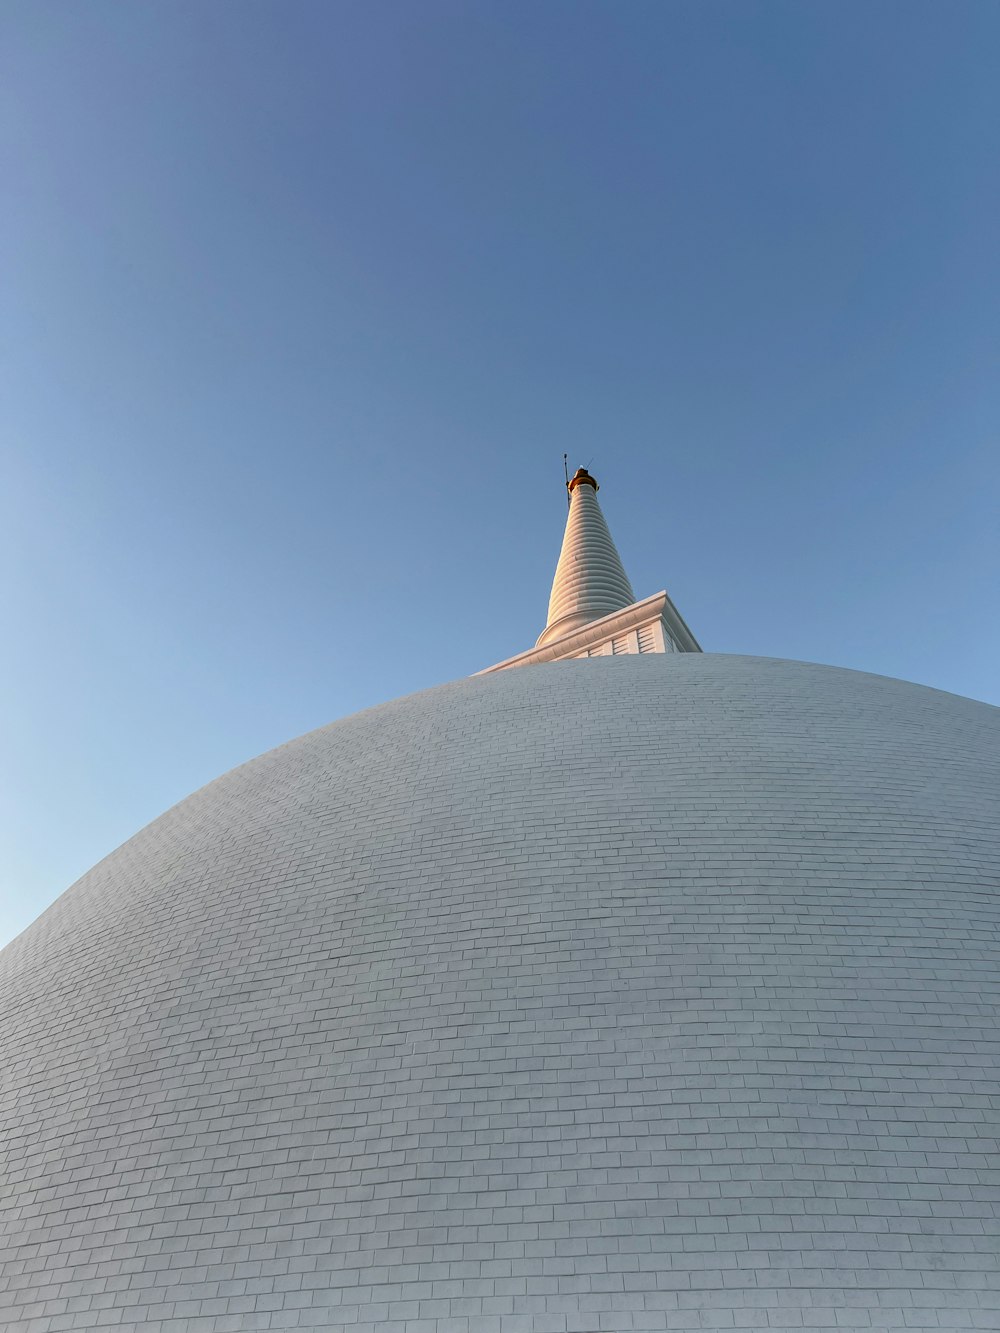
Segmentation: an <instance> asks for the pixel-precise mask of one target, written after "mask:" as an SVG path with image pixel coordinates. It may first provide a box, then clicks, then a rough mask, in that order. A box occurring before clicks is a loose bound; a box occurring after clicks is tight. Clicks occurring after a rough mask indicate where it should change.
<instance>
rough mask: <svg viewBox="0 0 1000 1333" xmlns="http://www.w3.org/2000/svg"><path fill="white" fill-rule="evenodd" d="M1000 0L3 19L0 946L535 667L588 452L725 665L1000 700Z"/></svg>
mask: <svg viewBox="0 0 1000 1333" xmlns="http://www.w3.org/2000/svg"><path fill="white" fill-rule="evenodd" d="M998 49H1000V6H998V5H997V4H995V3H992V0H984V2H983V3H967V2H966V3H961V2H960V3H951V2H949V3H940V4H924V3H920V2H919V0H916V2H915V0H905V3H884V2H879V0H875V3H870V2H869V0H866V2H865V3H850V2H849V0H836V3H812V4H800V3H793V4H782V3H768V4H764V5H761V4H756V3H754V2H753V0H736V2H735V3H732V4H728V3H702V2H701V0H699V2H698V3H682V4H679V3H675V4H671V3H661V2H659V0H658V2H657V3H655V4H644V3H638V2H633V3H630V4H625V5H623V4H618V3H615V4H594V3H588V2H587V0H574V3H555V2H554V0H543V2H542V3H538V2H537V0H533V2H532V3H523V4H522V3H516V2H507V3H503V4H499V3H497V4H477V3H463V4H452V3H437V2H436V0H421V3H419V4H414V3H412V2H411V0H406V2H405V3H398V4H397V3H371V2H370V0H365V3H357V4H355V3H316V4H306V3H295V2H294V0H293V2H292V3H281V4H279V3H271V4H260V3H254V2H253V0H251V2H249V3H248V2H247V0H240V2H239V3H236V0H220V2H219V3H215V4H212V5H206V4H203V3H200V2H199V3H197V4H193V3H192V4H185V3H175V2H173V0H171V3H150V4H144V5H132V6H129V5H122V4H120V3H110V4H108V3H102V2H101V0H88V3H87V4H85V5H74V4H70V3H61V4H52V3H48V2H47V0H30V3H8V4H7V5H5V6H4V8H3V12H2V15H0V168H2V173H3V180H4V182H5V189H4V206H3V208H2V210H0V283H2V286H0V290H2V300H0V448H2V494H0V544H2V548H3V551H2V553H3V560H2V566H0V568H2V573H0V611H2V615H3V621H4V627H5V630H6V635H5V638H6V650H5V652H4V654H3V655H2V659H0V700H2V708H0V728H2V730H0V942H2V941H3V940H4V939H6V938H8V937H9V936H10V935H12V934H14V933H16V932H17V931H18V930H20V929H22V928H23V927H24V926H25V925H26V924H28V922H29V921H30V920H32V919H33V918H34V917H35V916H36V915H37V914H38V912H39V911H40V910H41V909H42V908H43V907H44V906H45V905H46V904H47V903H48V902H49V901H51V900H52V898H53V897H54V896H56V894H58V893H59V892H61V891H62V890H63V889H64V888H65V887H66V886H67V885H68V884H69V883H70V882H71V881H72V880H74V879H75V878H76V877H77V876H79V875H80V874H82V873H83V872H84V871H85V870H86V869H88V868H89V866H90V865H91V864H93V863H94V862H95V861H96V860H98V859H99V858H100V857H101V856H103V855H105V854H107V853H108V852H110V851H111V850H113V848H114V847H115V846H116V845H118V844H119V843H120V842H122V841H123V840H124V839H125V838H127V837H129V836H130V835H131V834H132V833H134V832H136V831H137V830H138V829H139V828H140V827H141V826H142V825H144V824H145V823H147V822H148V821H149V820H150V819H152V818H154V817H155V816H156V815H158V814H159V813H161V812H162V811H163V810H164V809H165V808H167V807H168V806H169V805H171V804H172V803H174V802H175V801H177V800H179V799H181V798H182V797H184V796H185V795H187V794H188V793H189V792H190V791H191V790H193V789H195V788H197V787H198V786H200V785H202V784H203V783H205V782H207V781H209V780H211V779H212V778H214V777H216V776H218V775H219V774H220V773H222V772H223V771H225V770H227V769H228V768H230V767H232V766H233V765H234V764H237V763H240V762H242V761H244V760H246V759H248V758H251V757H252V756H253V755H255V754H257V753H260V752H261V751H263V750H266V749H269V748H270V747H272V746H274V745H276V744H278V743H280V742H282V741H284V740H287V739H289V738H291V737H292V736H294V735H297V734H299V733H301V732H303V731H305V730H308V729H310V728H312V727H315V726H319V725H321V724H323V723H325V722H328V721H331V720H333V719H335V718H337V717H340V716H343V715H345V714H347V713H351V712H353V711H355V710H357V709H359V708H364V707H368V706H370V705H373V704H377V703H379V702H381V701H383V700H385V699H389V698H393V697H396V696H398V695H400V694H406V693H409V692H411V691H414V690H418V689H422V688H424V687H426V686H430V685H433V684H436V683H439V682H442V681H446V680H449V679H453V678H455V677H457V676H461V675H464V674H467V673H469V672H471V671H475V670H477V669H479V668H480V667H482V666H486V665H489V664H490V663H492V662H494V661H497V660H499V659H501V658H504V657H507V656H510V655H512V654H513V653H515V652H518V651H520V650H522V649H524V648H527V647H530V646H531V645H532V644H533V643H534V640H535V638H536V637H537V635H538V633H539V632H540V630H541V628H542V626H543V625H544V623H545V609H546V603H547V599H548V591H549V586H550V583H551V578H552V573H553V570H554V567H555V561H556V556H557V554H558V549H559V543H560V540H561V535H562V525H563V522H564V518H565V498H564V494H563V491H562V455H563V452H564V451H565V452H567V453H568V454H569V461H570V466H571V468H575V467H577V466H580V465H584V466H587V467H589V468H591V469H592V471H593V472H594V473H595V474H596V476H597V477H598V480H599V481H600V483H601V501H602V504H603V507H604V512H605V515H606V517H607V519H608V522H609V525H610V527H611V531H612V533H613V535H614V537H615V540H616V542H617V545H618V548H619V550H620V552H621V555H622V558H623V561H624V564H625V568H626V570H627V572H628V574H629V576H630V578H631V581H632V584H633V586H634V588H635V591H636V595H637V596H639V597H643V596H647V595H649V594H650V593H653V592H655V591H657V590H658V589H660V588H662V587H666V588H667V589H668V591H669V592H670V594H671V596H672V598H673V600H674V601H675V602H676V604H677V606H678V608H679V609H680V611H681V613H682V615H683V616H684V617H685V619H686V620H687V621H688V623H689V624H690V626H691V628H692V630H693V631H694V633H695V634H696V635H697V636H698V638H699V640H700V642H701V643H702V646H703V647H704V648H705V649H706V650H707V651H713V652H736V653H751V654H760V655H765V656H775V657H788V658H797V659H804V660H808V661H818V662H827V663H832V664H836V665H842V666H848V667H852V668H856V669H860V670H866V671H874V672H880V673H884V674H886V675H891V676H898V677H902V678H904V679H908V680H914V681H919V682H921V683H924V684H928V685H932V686H935V687H936V688H938V689H944V690H950V691H954V692H956V693H960V694H966V695H970V696H972V697H974V698H978V699H985V700H988V701H990V702H993V703H1000V676H998V669H997V662H998V657H1000V651H998V650H1000V629H998V619H1000V618H998V615H997V602H998V598H997V586H998V574H1000V552H998V523H997V513H998V511H1000V505H998V500H1000V463H998V450H997V433H998V432H997V423H998V419H1000V387H998V386H1000V377H998V374H997V371H998V351H1000V315H998V310H1000V305H998V291H1000V281H998V280H1000V245H998V244H997V237H998V235H1000V143H998V139H1000V135H998V129H997V127H998V125H1000V80H998V79H997V78H996V69H997V51H998Z"/></svg>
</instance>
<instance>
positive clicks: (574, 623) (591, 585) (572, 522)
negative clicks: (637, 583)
mask: <svg viewBox="0 0 1000 1333" xmlns="http://www.w3.org/2000/svg"><path fill="white" fill-rule="evenodd" d="M569 491H570V507H569V516H568V518H567V519H566V531H565V534H564V535H563V544H562V550H561V551H560V553H559V563H558V564H557V565H556V574H555V579H554V580H553V583H552V595H551V597H550V598H549V615H548V620H547V622H546V625H545V629H544V630H543V631H542V633H541V635H540V636H539V639H538V645H539V646H540V645H541V644H544V643H548V642H549V641H550V640H552V639H556V638H560V637H561V636H562V635H564V634H568V633H570V632H571V631H572V630H574V629H579V627H580V626H581V625H587V624H589V623H590V622H591V621H592V620H600V619H601V617H602V616H606V615H610V614H611V613H612V612H614V611H620V610H621V609H622V608H623V607H626V606H630V605H631V604H632V603H633V602H634V601H635V594H634V593H633V591H632V585H631V583H629V581H628V576H627V575H626V573H625V569H624V567H623V566H622V562H621V557H620V556H619V554H618V551H617V548H616V547H615V544H614V542H613V541H612V539H611V533H610V532H609V531H608V525H607V523H606V522H605V521H604V515H603V514H602V513H601V506H600V504H599V503H598V500H597V482H596V481H595V480H594V478H593V477H592V476H591V475H590V474H589V473H588V472H587V470H586V469H585V468H580V469H579V470H578V471H577V473H576V475H575V476H574V477H573V479H572V481H571V482H570V483H569Z"/></svg>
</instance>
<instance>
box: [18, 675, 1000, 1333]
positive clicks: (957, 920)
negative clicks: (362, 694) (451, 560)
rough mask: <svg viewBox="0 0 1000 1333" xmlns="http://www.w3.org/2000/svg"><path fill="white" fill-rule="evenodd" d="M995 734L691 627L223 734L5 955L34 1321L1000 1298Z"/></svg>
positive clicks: (884, 1312) (484, 1330)
mask: <svg viewBox="0 0 1000 1333" xmlns="http://www.w3.org/2000/svg"><path fill="white" fill-rule="evenodd" d="M998 741H1000V711H998V710H996V709H991V708H989V707H988V706H986V705H984V704H977V703H974V702H971V701H969V700H966V699H960V698H956V697H954V696H951V695H947V694H942V693H939V692H937V691H934V690H929V689H925V688H922V687H919V686H914V685H908V684H903V683H901V682H899V681H894V680H887V679H884V678H880V677H874V676H867V675H860V674H857V673H853V672H848V671H842V670H835V669H831V668H826V667H817V666H807V665H802V664H798V663H790V662H781V661H772V660H767V659H752V658H743V657H724V656H714V655H702V654H697V653H691V654H686V655H675V656H666V655H664V656H648V657H643V656H633V657H623V658H604V659H600V660H592V661H584V662H561V663H556V664H552V665H545V666H540V667H527V668H524V669H519V670H514V671H504V672H499V673H497V674H494V675H488V676H480V677H474V678H472V679H469V680H462V681H459V682H457V683H455V684H451V685H446V686H443V687H441V688H438V689H434V690H430V691H428V692H426V693H424V694H419V695H415V696H413V697H411V698H407V699H403V700H400V701H397V702H395V703H390V704H386V705H384V706H382V707H380V708H376V709H373V710H371V711H369V712H365V713H361V714H359V715H357V716H354V717H350V718H347V719H346V720H344V721H341V722H338V723H335V724H334V725H332V726H330V727H327V728H325V729H323V730H321V731H317V732H313V733H312V734H310V735H308V736H304V737H302V738H301V739H299V740H297V741H293V742H292V743H290V744H288V745H286V746H283V747H282V748H280V749H278V750H275V751H273V752H271V753H270V754H267V755H264V756H263V757H262V758H260V759H257V760H255V761H254V762H252V763H250V764H247V765H245V766H244V767H242V768H240V769H237V770H235V771H234V772H232V773H230V774H228V775H227V776H225V777H223V778H220V779H219V780H218V781H217V782H214V783H212V784H211V785H210V786H208V787H206V788H204V789H203V790H202V791H200V792H197V793H196V794H195V795H194V796H192V797H190V798H189V799H188V800H186V801H184V802H182V803H181V804H180V805H178V806H176V807H175V808H174V809H173V810H171V811H169V812H168V813H167V814H165V815H164V816H163V817H162V818H161V819H159V820H157V821H156V822H155V823H154V824H151V825H150V826H149V827H148V828H147V829H145V830H144V831H143V832H141V833H140V834H138V835H137V836H136V837H135V838H133V839H132V841H131V842H129V843H127V844H126V845H125V846H124V847H122V848H121V849H119V850H118V851H117V852H115V853H114V854H113V855H112V856H110V857H108V859H107V860H105V861H103V862H102V863H101V864H100V865H98V866H97V867H96V868H95V869H94V870H92V871H91V872H90V873H89V874H88V875H86V876H85V877H84V878H83V879H82V880H81V881H80V882H79V883H78V884H77V885H75V886H74V888H73V889H71V890H70V891H69V892H68V893H66V894H65V895H64V896H63V897H62V898H61V899H60V900H59V901H58V902H57V903H56V904H55V905H54V906H53V907H51V908H50V909H49V910H48V911H47V912H46V913H45V914H44V915H43V916H42V917H41V918H40V919H39V920H38V921H37V922H36V923H35V924H34V925H33V926H32V927H31V928H30V929H29V930H28V931H26V932H25V933H24V935H22V936H21V937H20V938H19V939H18V940H16V941H15V942H14V943H13V944H12V945H10V946H9V947H8V948H7V950H5V951H4V953H3V955H2V957H0V1050H2V1052H3V1071H4V1073H3V1080H2V1093H0V1135H2V1137H0V1146H2V1164H3V1171H4V1177H3V1180H2V1185H0V1210H2V1226H0V1257H2V1273H3V1284H2V1290H0V1314H2V1316H3V1324H4V1327H5V1328H7V1329H27V1330H38V1331H39V1333H41V1331H42V1330H44V1331H45V1333H52V1331H53V1330H56V1329H73V1330H77V1329H84V1328H99V1329H105V1328H115V1329H118V1330H121V1329H133V1330H139V1329H141V1330H144V1331H145V1333H149V1331H150V1330H153V1331H155V1330H162V1333H168V1331H169V1333H193V1331H194V1330H210V1331H212V1333H221V1330H225V1329H241V1330H242V1329H250V1328H268V1329H282V1330H283V1329H297V1328H321V1329H326V1330H333V1329H342V1328H350V1329H356V1328H366V1329H369V1330H379V1333H389V1330H407V1331H408V1333H490V1331H491V1330H494V1331H496V1333H515V1331H516V1330H522V1329H526V1330H531V1333H544V1331H545V1330H552V1331H553V1333H556V1331H558V1333H568V1330H597V1329H609V1330H614V1331H615V1333H618V1330H624V1329H666V1328H670V1329H683V1330H691V1329H697V1328H707V1327H712V1328H718V1327H725V1328H728V1329H734V1328H735V1329H745V1330H759V1329H762V1328H767V1327H772V1326H775V1327H776V1326H780V1327H782V1328H810V1329H832V1328H835V1327H836V1328H838V1329H842V1328H844V1327H845V1326H846V1327H848V1328H867V1327H873V1328H877V1329H889V1328H903V1327H906V1328H907V1329H915V1328H936V1327H937V1326H938V1321H939V1317H940V1319H941V1320H942V1321H943V1320H945V1319H946V1318H947V1319H950V1320H951V1323H950V1324H949V1325H948V1326H949V1327H961V1328H985V1327H987V1326H990V1325H989V1320H990V1319H991V1318H994V1317H995V1313H991V1312H995V1311H996V1309H997V1290H998V1279H1000V1261H998V1255H1000V1236H998V1227H997V1208H998V1198H1000V1193H998V1189H997V1185H998V1174H997V1171H996V1169H995V1168H996V1160H995V1158H992V1157H991V1156H990V1154H991V1153H994V1152H995V1150H996V1135H997V1120H996V1106H997V1102H996V1097H997V1093H998V1083H997V1065H996V1055H997V1049H998V1018H1000V1014H998V986H997V980H998V977H1000V950H998V947H997V932H996V926H997V903H998V897H997V887H998V883H1000V821H998V818H997V815H998V800H997V798H998V793H1000V781H998V766H1000V744H998Z"/></svg>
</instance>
